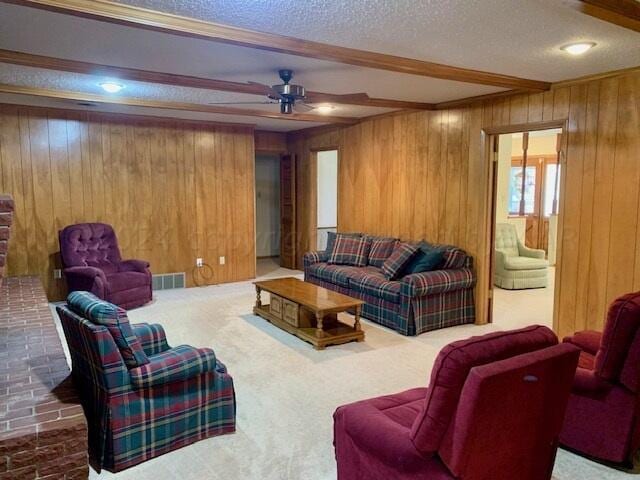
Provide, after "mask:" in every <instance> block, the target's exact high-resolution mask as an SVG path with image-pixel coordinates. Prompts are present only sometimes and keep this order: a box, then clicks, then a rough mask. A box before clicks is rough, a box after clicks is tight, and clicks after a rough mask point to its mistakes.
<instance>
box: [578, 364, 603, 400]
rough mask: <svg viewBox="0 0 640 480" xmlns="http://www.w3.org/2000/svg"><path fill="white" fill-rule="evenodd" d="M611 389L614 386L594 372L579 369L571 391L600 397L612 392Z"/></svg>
mask: <svg viewBox="0 0 640 480" xmlns="http://www.w3.org/2000/svg"><path fill="white" fill-rule="evenodd" d="M611 387H612V385H611V384H610V383H609V382H607V381H606V380H604V379H602V378H600V377H599V376H598V375H596V373H595V372H594V371H593V370H587V369H586V368H580V367H578V368H577V369H576V375H575V377H574V379H573V386H572V387H571V391H572V392H573V393H578V394H586V395H591V396H598V395H602V394H603V393H606V392H608V391H609V390H611Z"/></svg>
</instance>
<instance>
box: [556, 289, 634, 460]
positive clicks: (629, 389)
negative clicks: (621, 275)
mask: <svg viewBox="0 0 640 480" xmlns="http://www.w3.org/2000/svg"><path fill="white" fill-rule="evenodd" d="M564 341H565V342H566V343H570V344H573V345H576V346H578V347H579V348H580V349H581V350H582V352H581V353H580V362H579V365H578V369H577V371H576V377H575V380H574V384H573V389H572V392H571V396H570V397H569V404H568V406H567V415H566V417H565V421H564V426H563V428H562V432H561V434H560V442H561V444H562V445H563V446H566V447H567V448H569V449H571V450H574V451H577V452H579V453H582V454H585V455H588V456H590V457H594V458H597V459H600V460H605V461H609V462H614V463H622V464H626V465H630V464H631V462H632V458H633V455H634V454H635V452H636V451H637V450H638V448H639V447H640V421H639V419H638V417H639V416H640V292H635V293H630V294H627V295H624V296H622V297H620V298H618V299H617V300H615V301H614V302H613V303H612V304H611V306H610V307H609V313H608V314H607V323H606V325H605V327H604V332H603V333H600V332H595V331H589V330H588V331H583V332H578V333H576V334H575V335H574V336H572V337H567V338H565V339H564Z"/></svg>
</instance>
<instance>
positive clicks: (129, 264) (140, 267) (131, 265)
mask: <svg viewBox="0 0 640 480" xmlns="http://www.w3.org/2000/svg"><path fill="white" fill-rule="evenodd" d="M148 269H149V262H147V261H144V260H123V261H122V262H120V264H119V265H118V270H119V271H120V272H140V273H146V272H147V270H148Z"/></svg>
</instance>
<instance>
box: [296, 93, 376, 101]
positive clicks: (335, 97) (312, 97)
mask: <svg viewBox="0 0 640 480" xmlns="http://www.w3.org/2000/svg"><path fill="white" fill-rule="evenodd" d="M369 99H370V97H369V95H367V94H366V93H364V92H360V93H346V94H334V93H322V92H307V102H313V103H317V102H337V103H339V102H349V101H350V102H363V103H364V102H367V101H368V100H369Z"/></svg>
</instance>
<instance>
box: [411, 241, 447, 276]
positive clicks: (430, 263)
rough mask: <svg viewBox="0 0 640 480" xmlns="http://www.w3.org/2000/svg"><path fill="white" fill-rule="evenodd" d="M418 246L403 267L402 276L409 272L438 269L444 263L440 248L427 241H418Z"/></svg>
mask: <svg viewBox="0 0 640 480" xmlns="http://www.w3.org/2000/svg"><path fill="white" fill-rule="evenodd" d="M418 247H419V250H418V253H416V255H415V256H414V257H413V258H412V259H411V261H410V262H409V263H408V264H407V266H406V267H405V268H404V270H403V272H402V275H403V276H404V275H409V274H411V273H420V272H430V271H432V270H439V269H440V268H441V267H442V265H443V264H444V252H443V250H442V249H441V248H438V247H434V246H433V245H430V244H428V243H427V242H420V243H419V244H418Z"/></svg>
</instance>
